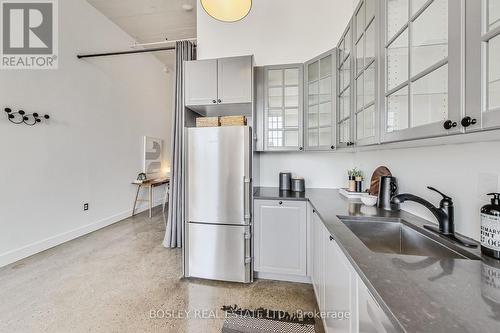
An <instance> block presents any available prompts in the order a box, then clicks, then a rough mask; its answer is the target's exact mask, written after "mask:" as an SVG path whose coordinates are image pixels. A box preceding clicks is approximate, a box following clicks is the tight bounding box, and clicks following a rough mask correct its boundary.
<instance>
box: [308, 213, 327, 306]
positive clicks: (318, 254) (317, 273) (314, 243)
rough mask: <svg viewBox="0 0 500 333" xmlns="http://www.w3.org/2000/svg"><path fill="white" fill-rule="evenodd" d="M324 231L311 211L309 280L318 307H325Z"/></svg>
mask: <svg viewBox="0 0 500 333" xmlns="http://www.w3.org/2000/svg"><path fill="white" fill-rule="evenodd" d="M325 232H326V229H325V227H324V226H323V223H322V222H321V220H320V219H319V217H318V214H316V212H315V211H313V213H312V223H311V237H310V240H311V241H310V243H311V246H310V248H311V252H312V255H311V262H312V265H311V266H312V267H311V274H310V275H311V281H312V283H313V287H314V292H315V294H316V300H317V301H318V307H319V308H320V309H324V308H325V243H326V242H325V237H324V235H325Z"/></svg>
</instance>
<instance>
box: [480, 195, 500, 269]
mask: <svg viewBox="0 0 500 333" xmlns="http://www.w3.org/2000/svg"><path fill="white" fill-rule="evenodd" d="M488 195H492V196H493V198H491V204H488V205H484V206H483V207H482V208H481V252H482V253H483V254H484V255H487V256H489V257H492V258H495V259H499V260H500V193H488Z"/></svg>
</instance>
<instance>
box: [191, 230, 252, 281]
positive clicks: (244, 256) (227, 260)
mask: <svg viewBox="0 0 500 333" xmlns="http://www.w3.org/2000/svg"><path fill="white" fill-rule="evenodd" d="M188 234H189V241H188V272H187V276H189V277H198V278H203V279H211V280H222V281H234V282H251V257H250V227H248V226H231V225H216V224H201V223H188Z"/></svg>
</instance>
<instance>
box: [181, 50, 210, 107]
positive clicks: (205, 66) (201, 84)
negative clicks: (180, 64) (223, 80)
mask: <svg viewBox="0 0 500 333" xmlns="http://www.w3.org/2000/svg"><path fill="white" fill-rule="evenodd" d="M184 66H185V67H184V70H185V74H184V87H185V89H184V92H185V102H186V105H187V106H190V105H209V104H217V59H210V60H195V61H186V62H185V63H184Z"/></svg>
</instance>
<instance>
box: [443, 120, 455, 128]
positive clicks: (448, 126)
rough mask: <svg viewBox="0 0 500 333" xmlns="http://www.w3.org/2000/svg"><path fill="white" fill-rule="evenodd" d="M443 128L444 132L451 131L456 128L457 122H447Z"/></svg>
mask: <svg viewBox="0 0 500 333" xmlns="http://www.w3.org/2000/svg"><path fill="white" fill-rule="evenodd" d="M443 127H444V129H446V130H449V129H452V128H453V127H457V122H456V121H451V120H447V121H445V122H444V124H443Z"/></svg>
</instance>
